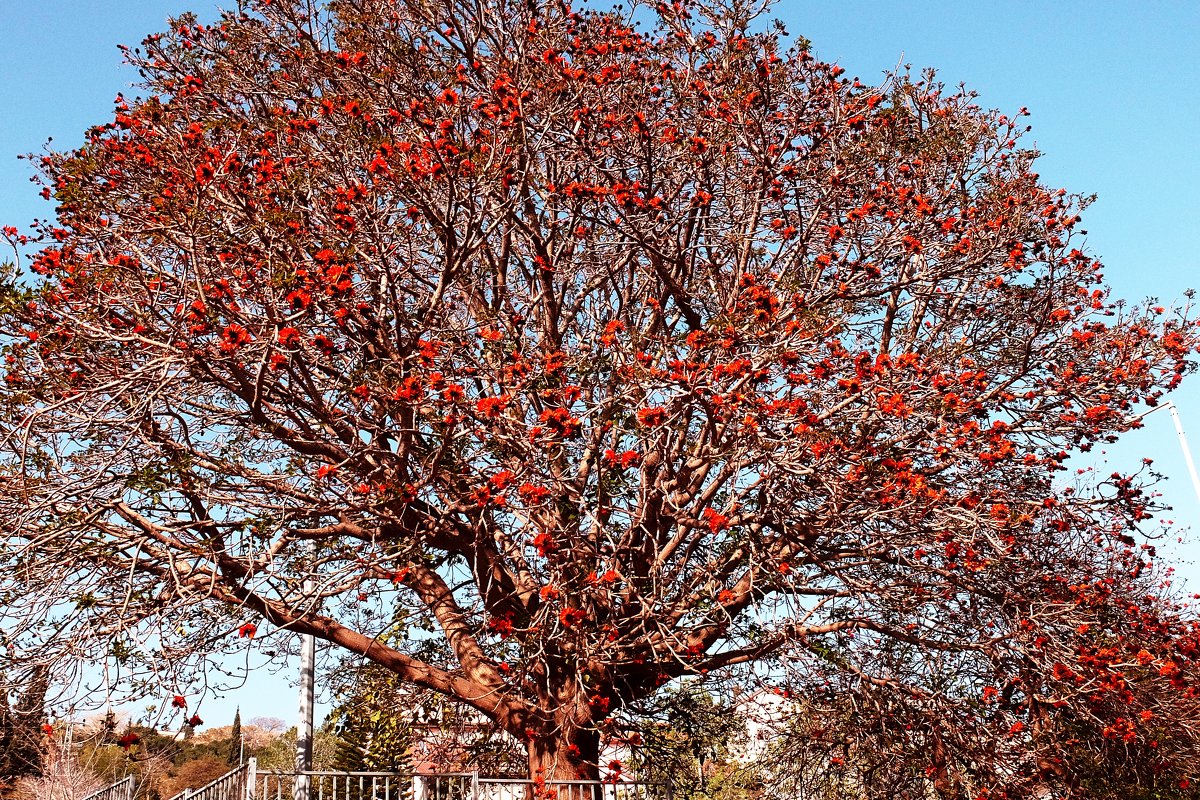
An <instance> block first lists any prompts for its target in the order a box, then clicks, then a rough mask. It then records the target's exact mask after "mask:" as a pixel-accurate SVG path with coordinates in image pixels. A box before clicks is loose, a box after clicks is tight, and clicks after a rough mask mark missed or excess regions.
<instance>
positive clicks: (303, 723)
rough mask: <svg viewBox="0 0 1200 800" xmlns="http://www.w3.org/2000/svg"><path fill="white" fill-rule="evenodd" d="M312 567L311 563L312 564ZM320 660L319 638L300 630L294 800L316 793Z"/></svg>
mask: <svg viewBox="0 0 1200 800" xmlns="http://www.w3.org/2000/svg"><path fill="white" fill-rule="evenodd" d="M313 554H314V550H313V547H312V543H311V542H310V543H309V556H310V562H311V561H313V560H315V559H312V558H311V556H312V555H313ZM310 568H311V564H310ZM312 589H313V582H312V580H311V579H309V578H306V579H305V581H304V595H305V599H306V600H307V599H308V597H309V596H310V595H311V593H312ZM316 663H317V640H316V638H315V637H313V635H312V634H310V633H302V634H300V704H299V715H300V720H299V722H298V723H297V725H296V780H295V782H294V783H293V784H292V797H293V800H310V798H311V797H312V777H311V776H310V775H308V774H307V773H309V772H312V751H313V747H312V744H313V743H312V740H313V704H314V701H315V699H316V698H315V692H316V681H315V673H316Z"/></svg>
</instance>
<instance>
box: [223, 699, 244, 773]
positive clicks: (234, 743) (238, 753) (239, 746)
mask: <svg viewBox="0 0 1200 800" xmlns="http://www.w3.org/2000/svg"><path fill="white" fill-rule="evenodd" d="M243 747H244V744H243V742H242V709H240V708H239V709H238V710H237V711H235V712H234V714H233V729H232V730H231V731H230V732H229V751H228V753H227V754H226V757H225V763H226V764H229V765H230V766H236V765H238V764H240V763H242V750H243Z"/></svg>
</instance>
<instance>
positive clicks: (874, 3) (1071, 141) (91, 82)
mask: <svg viewBox="0 0 1200 800" xmlns="http://www.w3.org/2000/svg"><path fill="white" fill-rule="evenodd" d="M225 5H232V2H231V0H226V2H225ZM217 7H218V3H217V2H215V1H214V0H119V1H118V2H111V1H110V2H99V1H98V0H93V2H84V0H37V2H34V0H0V91H2V92H3V96H4V97H5V99H6V103H5V111H4V112H3V114H0V223H2V224H14V225H21V224H24V223H26V222H28V221H29V220H30V219H32V218H33V217H34V216H38V215H42V216H47V215H48V214H49V213H50V207H49V205H48V204H47V203H44V202H42V201H41V200H40V199H39V198H37V196H36V193H35V191H34V189H33V187H32V186H30V184H29V183H27V179H28V177H29V175H30V171H29V168H28V165H27V164H26V163H24V162H18V161H17V160H16V156H17V155H18V154H20V153H26V152H31V151H32V152H36V151H38V150H40V149H41V147H42V145H43V144H44V143H45V141H46V139H47V138H49V137H53V139H54V143H55V145H56V146H57V147H60V148H64V147H70V146H74V145H76V144H78V143H79V141H80V140H81V135H82V132H83V130H84V129H85V128H87V127H88V126H89V125H93V124H96V123H99V122H103V121H106V120H107V119H108V118H109V114H110V113H111V108H112V105H111V103H112V99H113V97H114V96H115V95H116V93H117V92H119V91H128V85H129V83H130V82H131V81H133V80H135V79H136V75H135V74H133V73H132V71H130V70H128V69H124V68H122V67H121V62H120V56H119V53H118V52H117V49H116V45H117V44H118V43H120V44H129V45H133V44H136V43H137V42H139V41H140V40H141V39H142V37H143V36H144V35H145V34H147V33H150V32H153V31H157V30H160V29H162V28H163V27H164V26H165V20H166V18H167V17H168V16H169V15H172V14H177V13H179V12H181V11H185V10H193V11H196V12H198V13H199V14H200V15H201V18H202V19H211V18H212V17H214V16H215V9H216V8H217ZM774 13H775V16H777V17H779V18H780V19H781V20H783V21H784V22H785V23H786V25H787V27H788V30H789V31H790V32H791V33H793V34H799V35H802V36H805V37H807V38H809V39H810V40H811V41H812V42H813V46H814V49H815V51H816V52H817V54H818V55H819V56H820V57H822V58H823V59H825V60H829V61H837V62H838V63H840V64H841V65H842V66H843V67H845V68H846V69H847V71H848V72H849V73H850V74H852V75H858V76H860V77H861V78H862V80H863V82H864V83H869V82H871V81H872V80H876V79H878V78H879V77H880V76H881V75H882V74H883V72H884V71H885V70H888V69H890V68H892V67H894V66H896V65H897V64H903V63H907V64H911V65H912V66H913V67H914V68H916V69H920V68H923V67H926V66H932V67H936V68H937V69H938V70H939V73H940V76H941V78H942V80H944V81H945V82H946V83H948V84H951V85H954V84H957V83H959V82H962V83H965V84H966V85H967V86H968V87H969V88H972V89H974V90H976V91H978V92H979V93H980V95H981V102H982V103H983V104H985V105H987V106H992V107H996V108H1000V109H1002V110H1005V111H1016V110H1017V109H1018V108H1020V107H1021V106H1026V107H1028V108H1029V109H1030V110H1031V111H1032V112H1033V115H1032V117H1031V118H1030V121H1031V123H1032V124H1033V132H1032V133H1031V134H1030V141H1032V142H1035V143H1036V144H1037V145H1038V147H1039V149H1040V150H1041V151H1042V152H1043V153H1044V157H1043V159H1042V160H1041V162H1039V163H1040V169H1039V171H1040V172H1041V174H1042V176H1043V178H1044V179H1045V181H1046V182H1047V183H1049V184H1051V185H1054V186H1064V187H1066V188H1068V189H1069V190H1071V191H1081V192H1086V193H1092V192H1094V193H1096V194H1097V195H1098V196H1099V199H1098V201H1097V202H1096V204H1095V205H1094V206H1093V207H1092V208H1091V209H1090V210H1089V211H1088V212H1087V213H1086V215H1085V217H1084V219H1085V223H1086V224H1085V225H1084V226H1083V227H1084V228H1086V229H1087V230H1088V231H1090V235H1089V237H1088V245H1089V248H1090V249H1091V250H1092V251H1093V252H1095V253H1097V254H1099V255H1100V256H1102V257H1103V260H1104V262H1105V264H1106V265H1107V268H1108V269H1107V272H1106V275H1107V277H1108V280H1109V282H1110V283H1111V284H1112V285H1113V286H1114V288H1115V289H1116V291H1117V294H1118V295H1121V296H1124V297H1128V298H1131V299H1136V298H1141V297H1144V296H1154V297H1157V298H1159V299H1160V300H1161V301H1163V302H1164V304H1170V303H1172V302H1174V301H1177V300H1181V299H1182V296H1183V292H1184V290H1185V289H1187V288H1188V287H1189V286H1200V277H1198V276H1197V270H1196V265H1197V257H1196V255H1195V253H1196V247H1195V238H1196V236H1197V235H1198V234H1200V224H1198V220H1200V199H1198V197H1200V195H1198V193H1197V187H1198V186H1200V103H1198V102H1197V100H1196V98H1195V93H1196V83H1197V81H1198V80H1200V47H1197V46H1196V43H1197V42H1200V3H1197V2H1195V0H1175V1H1174V2H1165V1H1159V2H1155V1H1154V0H1143V1H1142V2H1135V1H1134V0H1126V1H1125V2H1115V1H1112V0H1110V2H1101V3H1097V2H1082V1H1081V0H1066V1H1064V0H1057V1H1056V2H1045V1H1044V0H1043V1H1042V2H1034V0H1019V1H1017V2H1014V1H1012V0H1008V1H1007V2H997V0H987V1H986V2H985V1H983V0H928V2H899V1H898V0H892V1H890V2H889V1H888V0H837V1H836V2H809V1H808V0H784V1H783V2H780V3H779V4H778V5H777V6H776V7H775V12H774ZM1174 399H1175V402H1176V404H1177V405H1178V406H1179V407H1180V410H1181V413H1182V415H1183V421H1184V424H1185V426H1190V428H1191V434H1192V438H1193V445H1194V446H1195V447H1196V448H1197V449H1200V376H1197V378H1196V379H1195V380H1193V381H1191V382H1190V384H1189V383H1185V384H1184V388H1183V389H1181V390H1180V391H1179V392H1178V393H1177V394H1176V396H1175V398H1174ZM1142 456H1152V457H1153V458H1154V459H1155V463H1156V465H1157V466H1158V467H1159V468H1160V469H1161V470H1162V471H1164V472H1165V473H1166V474H1167V475H1169V476H1170V480H1169V481H1167V483H1166V484H1165V485H1163V486H1162V487H1161V490H1162V492H1163V494H1164V496H1165V497H1166V499H1167V500H1168V501H1169V502H1171V503H1172V504H1173V505H1174V506H1175V512H1174V514H1173V515H1172V517H1173V518H1174V519H1176V520H1177V521H1179V522H1180V523H1181V524H1183V525H1191V526H1193V527H1196V522H1197V521H1200V502H1197V499H1196V497H1195V495H1194V494H1193V492H1192V489H1191V486H1190V484H1189V482H1188V478H1187V474H1186V471H1185V467H1184V463H1183V459H1182V457H1181V455H1180V450H1179V446H1178V444H1177V442H1176V439H1175V434H1174V430H1173V428H1172V426H1171V421H1170V419H1169V418H1168V416H1167V415H1166V414H1165V413H1162V414H1155V415H1154V416H1153V417H1151V418H1149V419H1148V420H1147V423H1146V428H1145V429H1144V430H1143V431H1139V432H1137V433H1136V434H1133V435H1132V436H1131V437H1129V438H1128V440H1127V441H1123V442H1122V443H1121V444H1120V445H1118V446H1117V447H1115V448H1113V449H1112V450H1111V452H1109V453H1108V454H1107V455H1106V458H1107V459H1108V463H1109V466H1108V468H1110V469H1131V468H1133V467H1134V466H1135V465H1136V464H1137V462H1138V461H1139V459H1140V458H1141V457H1142ZM1164 549H1165V550H1166V551H1167V552H1168V553H1169V554H1170V556H1171V557H1172V558H1174V559H1175V560H1177V561H1179V562H1180V563H1181V567H1180V574H1182V575H1185V576H1193V577H1192V580H1191V582H1190V583H1191V585H1193V586H1200V566H1197V565H1196V564H1195V563H1193V562H1197V561H1200V534H1198V535H1196V536H1194V537H1192V538H1185V541H1184V543H1183V544H1182V545H1176V546H1173V547H1168V548H1164ZM294 697H295V690H294V689H293V688H292V687H291V686H289V685H288V682H287V680H286V678H284V677H280V676H271V675H268V674H265V673H259V674H256V675H255V676H253V677H252V678H251V680H250V682H249V683H248V684H247V685H246V686H245V687H243V688H242V689H241V690H239V691H237V692H234V693H232V694H230V695H228V696H227V697H224V698H219V699H218V698H210V699H209V700H206V701H205V703H204V706H203V707H202V708H201V714H202V716H204V718H205V719H206V720H208V721H209V722H210V723H212V724H228V721H229V719H231V718H232V715H233V706H234V705H235V704H240V705H241V707H242V709H243V718H248V717H253V716H274V717H280V718H283V719H287V720H289V721H291V720H292V718H293V717H294V713H293V712H292V711H291V709H293V708H294V704H295V700H294Z"/></svg>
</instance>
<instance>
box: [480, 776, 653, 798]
mask: <svg viewBox="0 0 1200 800" xmlns="http://www.w3.org/2000/svg"><path fill="white" fill-rule="evenodd" d="M547 799H549V800H671V791H670V787H669V786H667V784H665V783H648V782H644V781H624V780H607V781H535V780H530V779H528V778H478V779H477V780H476V791H475V794H474V795H473V796H472V800H547Z"/></svg>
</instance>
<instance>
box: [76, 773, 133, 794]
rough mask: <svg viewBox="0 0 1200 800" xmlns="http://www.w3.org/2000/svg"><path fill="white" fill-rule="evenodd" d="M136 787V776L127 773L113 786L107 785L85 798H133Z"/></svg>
mask: <svg viewBox="0 0 1200 800" xmlns="http://www.w3.org/2000/svg"><path fill="white" fill-rule="evenodd" d="M135 788H136V785H135V780H134V777H133V776H132V775H127V776H125V777H124V778H122V779H121V780H119V781H117V782H116V783H114V784H113V785H112V786H105V787H104V788H103V789H99V790H97V791H94V792H92V793H91V794H89V795H88V796H87V797H85V798H83V800H133V792H134V789H135Z"/></svg>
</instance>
